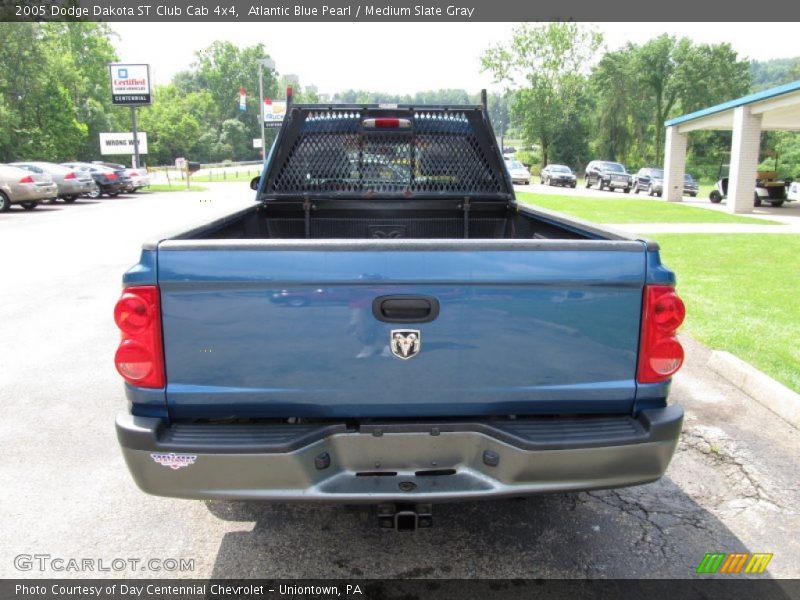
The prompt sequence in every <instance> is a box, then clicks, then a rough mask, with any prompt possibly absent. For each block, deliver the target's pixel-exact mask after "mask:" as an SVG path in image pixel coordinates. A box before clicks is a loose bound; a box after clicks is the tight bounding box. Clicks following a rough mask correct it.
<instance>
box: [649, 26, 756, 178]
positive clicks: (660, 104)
mask: <svg viewBox="0 0 800 600" xmlns="http://www.w3.org/2000/svg"><path fill="white" fill-rule="evenodd" d="M634 68H635V72H636V84H637V85H640V86H642V87H643V88H644V89H645V90H646V91H647V92H648V93H649V96H650V99H651V100H652V102H653V136H654V148H653V158H654V159H655V161H656V162H657V163H659V164H660V163H661V161H662V159H663V140H664V121H666V120H667V119H669V118H670V117H672V116H677V114H678V113H687V112H691V111H693V110H697V109H700V108H703V107H705V106H711V105H714V104H718V103H719V102H722V101H724V100H730V99H732V98H736V97H737V96H740V95H742V94H744V93H746V92H747V90H748V88H749V86H750V74H749V70H748V64H747V63H746V62H744V61H739V60H737V55H736V52H735V51H734V50H733V49H732V48H731V46H730V45H729V44H717V45H709V44H703V45H699V46H695V45H694V44H693V43H692V41H691V40H689V39H688V38H681V39H676V38H674V37H673V36H670V35H667V34H662V35H660V36H658V37H657V38H654V39H652V40H650V41H648V42H647V43H645V44H644V45H642V46H641V47H639V48H638V49H637V50H636V52H635V55H634Z"/></svg>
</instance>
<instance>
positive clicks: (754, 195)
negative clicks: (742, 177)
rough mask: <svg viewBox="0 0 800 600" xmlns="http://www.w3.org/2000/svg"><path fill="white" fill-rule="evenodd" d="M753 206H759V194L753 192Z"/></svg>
mask: <svg viewBox="0 0 800 600" xmlns="http://www.w3.org/2000/svg"><path fill="white" fill-rule="evenodd" d="M753 206H761V196H759V195H758V194H757V193H756V192H753Z"/></svg>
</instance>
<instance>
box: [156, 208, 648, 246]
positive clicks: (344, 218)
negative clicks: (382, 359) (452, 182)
mask: <svg viewBox="0 0 800 600" xmlns="http://www.w3.org/2000/svg"><path fill="white" fill-rule="evenodd" d="M167 239H194V240H199V239H206V240H211V239H216V240H224V239H229V240H234V239H237V240H246V239H249V240H281V239H339V240H353V239H373V240H391V239H395V240H397V239H472V240H476V239H481V240H486V239H494V240H503V239H505V240H531V239H541V240H631V239H633V238H631V237H630V236H626V235H624V234H620V233H618V232H614V231H611V230H608V229H603V228H600V227H598V226H597V225H595V224H592V223H588V222H584V221H579V220H575V219H568V218H566V217H564V216H563V215H559V214H557V213H553V212H550V211H546V210H543V209H535V208H533V207H529V206H526V205H519V204H501V205H500V206H498V203H497V202H494V201H492V202H486V203H481V202H480V201H473V202H471V203H470V206H469V209H468V210H467V211H465V210H464V202H463V201H453V200H449V201H447V200H446V201H425V202H415V203H411V202H406V203H398V202H394V201H390V200H385V201H381V200H373V201H370V202H364V201H358V202H344V201H341V200H325V199H323V200H316V201H314V202H313V203H308V205H307V206H306V207H305V208H304V204H303V203H302V202H300V201H295V202H290V201H284V202H271V203H268V204H264V205H260V206H257V207H256V206H254V207H251V208H248V209H245V210H242V211H237V212H235V213H233V214H231V215H228V216H226V217H223V218H221V219H218V220H216V221H214V222H212V223H205V224H203V225H201V226H199V227H195V228H191V229H189V230H187V231H181V232H176V233H174V234H172V235H170V236H168V238H167Z"/></svg>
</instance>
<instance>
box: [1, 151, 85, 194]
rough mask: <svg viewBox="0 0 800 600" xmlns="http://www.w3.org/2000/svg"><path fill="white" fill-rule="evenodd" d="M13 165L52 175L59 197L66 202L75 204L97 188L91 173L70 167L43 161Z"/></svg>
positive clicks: (32, 171)
mask: <svg viewBox="0 0 800 600" xmlns="http://www.w3.org/2000/svg"><path fill="white" fill-rule="evenodd" d="M11 164H12V165H13V166H15V167H19V168H20V169H25V170H26V171H30V172H31V173H40V174H41V173H46V174H47V175H50V177H52V178H53V181H54V182H55V184H56V186H57V187H58V197H59V198H61V199H62V200H64V202H75V200H77V199H78V198H79V197H80V196H82V195H84V194H89V193H91V191H92V190H93V189H95V188H96V187H97V184H95V182H94V179H92V176H91V175H90V174H89V173H86V172H83V171H78V170H76V169H70V168H69V167H62V166H61V165H56V164H54V163H48V162H41V161H29V162H15V163H11Z"/></svg>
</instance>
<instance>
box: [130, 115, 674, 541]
mask: <svg viewBox="0 0 800 600" xmlns="http://www.w3.org/2000/svg"><path fill="white" fill-rule="evenodd" d="M256 187H257V192H256V201H255V202H254V203H253V205H252V206H250V207H248V208H246V209H244V210H239V211H237V212H233V213H232V214H229V215H227V216H225V217H224V218H221V219H219V220H216V221H214V222H211V223H207V224H205V225H203V226H200V227H197V228H194V229H191V230H188V231H183V232H180V233H178V234H175V235H171V236H165V237H163V238H159V239H157V240H155V241H153V242H150V243H147V244H145V245H144V247H143V250H142V254H141V259H140V261H139V263H138V264H137V265H136V266H134V267H133V268H132V269H130V270H129V271H128V272H127V273H126V274H125V275H124V278H123V286H124V289H123V292H122V296H121V298H120V300H119V302H118V303H117V305H116V307H115V319H116V322H117V324H118V326H119V328H120V330H121V332H122V340H121V342H120V345H119V349H118V351H117V353H116V356H115V361H116V366H117V369H118V371H119V373H120V374H121V375H122V377H123V378H124V379H125V392H126V395H127V398H128V401H129V411H127V412H125V413H124V414H121V415H120V416H119V417H118V419H117V422H116V427H117V434H118V438H119V442H120V445H121V447H122V450H123V453H124V456H125V460H126V462H127V465H128V467H129V469H130V471H131V473H132V475H133V477H134V479H135V481H136V483H137V484H138V485H139V487H140V488H141V489H142V490H144V491H146V492H148V493H151V494H158V495H164V496H173V497H181V498H207V499H249V500H272V501H327V502H338V503H343V504H350V503H375V504H379V505H383V506H384V509H383V510H384V512H383V513H381V514H383V515H384V517H386V519H385V520H384V523H388V525H387V526H391V525H392V524H394V525H395V526H397V527H398V528H414V527H415V526H417V525H419V526H423V525H425V524H428V523H429V522H430V521H429V519H428V518H427V517H424V515H425V514H427V513H426V512H425V511H426V510H427V509H425V508H424V507H427V506H429V505H430V504H431V503H434V502H443V501H454V500H463V499H478V498H489V497H498V496H523V495H527V494H533V493H540V492H563V491H574V490H587V489H595V488H613V487H619V486H628V485H635V484H642V483H646V482H650V481H654V480H656V479H658V478H659V477H661V475H662V474H663V473H664V471H665V469H666V468H667V465H668V463H669V461H670V458H671V457H672V454H673V451H674V450H675V446H676V444H677V441H678V437H679V434H680V430H681V423H682V419H683V412H682V410H681V408H680V407H679V406H678V405H675V404H668V402H667V395H668V391H669V386H670V378H671V376H672V375H673V374H674V373H675V372H676V371H677V370H678V369H679V368H680V366H681V363H682V360H683V350H682V348H681V346H680V344H679V342H678V341H677V339H676V337H675V331H676V330H677V328H678V327H679V326H680V324H681V322H682V321H683V317H684V307H683V303H682V302H681V300H680V298H679V297H678V296H677V295H676V293H675V291H674V284H675V277H674V275H673V273H672V272H671V271H670V270H668V269H667V268H666V267H664V266H663V265H662V264H661V262H660V260H659V252H658V246H657V245H656V244H654V243H652V242H650V241H646V240H642V239H636V238H634V237H629V236H626V235H622V234H619V233H614V232H611V231H608V230H605V229H601V228H598V227H597V226H595V225H593V224H589V223H584V222H580V221H576V220H572V219H567V218H565V217H563V216H560V215H557V214H554V213H551V212H547V211H544V210H539V209H537V208H534V207H530V206H526V205H524V204H520V203H518V202H517V201H516V200H515V196H514V189H513V186H512V183H511V180H510V177H509V175H508V172H507V171H506V169H505V167H504V163H503V156H502V154H501V152H500V149H499V148H498V147H497V144H496V142H495V137H494V134H493V132H492V129H491V126H490V123H489V120H488V117H487V112H486V109H485V106H480V105H478V106H423V107H420V106H413V107H412V106H382V105H381V106H362V105H358V106H339V105H334V106H327V105H326V106H320V105H290V108H289V111H288V113H287V117H286V119H285V122H284V124H283V127H282V128H281V130H280V133H279V135H278V137H277V139H276V142H275V144H274V146H273V148H272V150H271V152H270V155H269V158H268V160H267V162H266V167H265V169H264V172H263V174H262V175H261V177H260V178H259V181H258V185H257V186H256ZM386 507H388V508H386ZM392 507H394V509H392ZM398 507H399V508H398ZM420 507H423V508H420ZM387 515H388V517H387ZM420 515H423V517H420Z"/></svg>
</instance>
